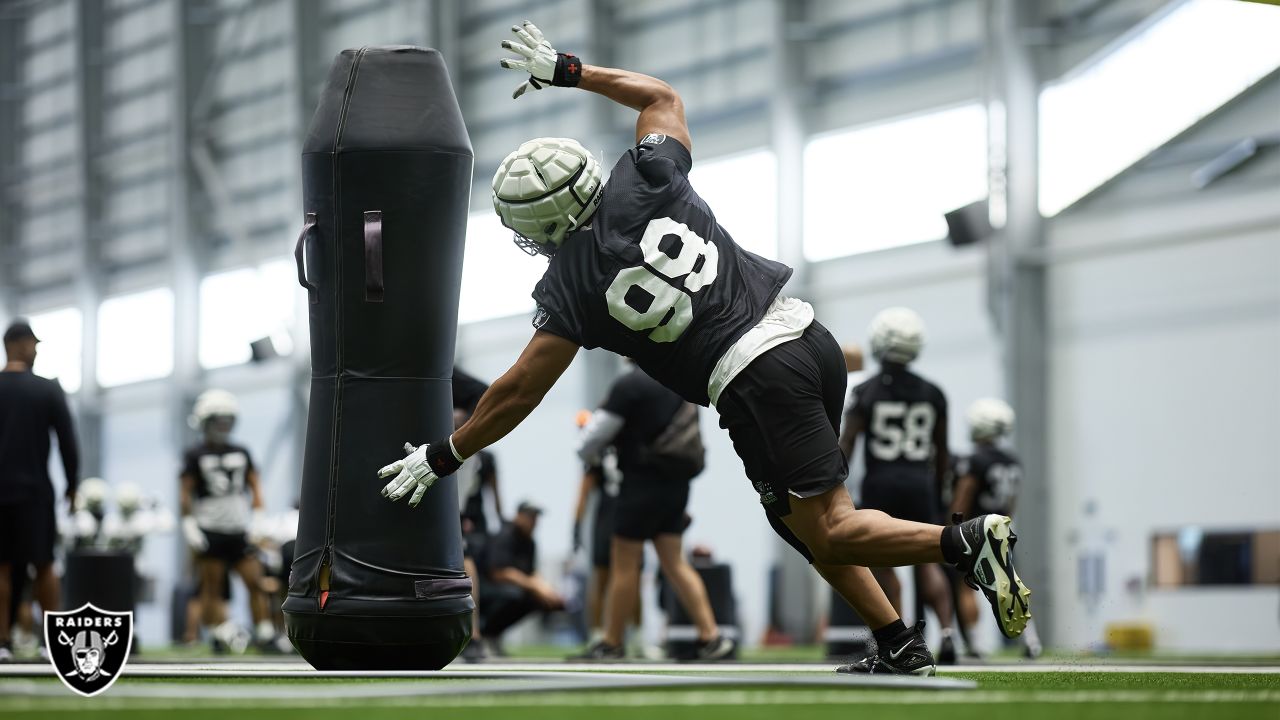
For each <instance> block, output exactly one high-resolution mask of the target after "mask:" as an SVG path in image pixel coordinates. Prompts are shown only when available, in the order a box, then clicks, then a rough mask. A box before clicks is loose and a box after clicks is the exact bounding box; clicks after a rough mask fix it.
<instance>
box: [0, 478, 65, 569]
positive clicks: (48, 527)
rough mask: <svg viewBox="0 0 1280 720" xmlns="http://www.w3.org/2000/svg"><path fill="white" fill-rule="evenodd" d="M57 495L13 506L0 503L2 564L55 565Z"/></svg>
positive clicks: (18, 502) (44, 495)
mask: <svg viewBox="0 0 1280 720" xmlns="http://www.w3.org/2000/svg"><path fill="white" fill-rule="evenodd" d="M53 506H54V499H53V491H52V489H50V491H49V492H48V493H46V494H42V495H39V496H37V497H33V498H27V499H24V500H19V501H17V502H11V503H0V563H5V564H14V565H27V564H31V565H35V566H37V567H39V566H43V565H48V564H49V563H51V562H53V544H54V541H56V540H57V538H58V523H57V521H56V520H55V519H54V516H53Z"/></svg>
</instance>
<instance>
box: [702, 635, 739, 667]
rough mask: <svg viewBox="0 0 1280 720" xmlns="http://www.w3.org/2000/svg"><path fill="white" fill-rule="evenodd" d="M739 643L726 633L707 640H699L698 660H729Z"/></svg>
mask: <svg viewBox="0 0 1280 720" xmlns="http://www.w3.org/2000/svg"><path fill="white" fill-rule="evenodd" d="M737 646H738V644H737V643H735V642H734V641H732V640H730V639H729V638H727V637H725V636H724V635H717V636H715V637H714V638H712V639H710V640H707V641H706V642H702V641H699V642H698V656H697V658H696V659H697V661H698V662H718V661H720V660H727V659H728V658H729V657H730V656H731V655H733V651H734V650H735V649H736V648H737Z"/></svg>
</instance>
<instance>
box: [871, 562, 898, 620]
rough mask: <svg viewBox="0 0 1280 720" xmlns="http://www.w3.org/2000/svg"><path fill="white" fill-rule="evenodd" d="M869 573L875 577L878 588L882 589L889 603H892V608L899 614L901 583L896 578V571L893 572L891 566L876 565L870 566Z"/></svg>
mask: <svg viewBox="0 0 1280 720" xmlns="http://www.w3.org/2000/svg"><path fill="white" fill-rule="evenodd" d="M871 574H872V575H873V576H874V577H875V579H876V582H877V583H879V584H880V589H881V590H883V591H884V595H885V597H887V598H888V599H889V604H890V605H893V609H894V610H895V611H897V613H898V614H899V615H901V614H902V583H901V582H899V580H898V573H896V572H894V569H893V568H891V567H878V568H872V569H871Z"/></svg>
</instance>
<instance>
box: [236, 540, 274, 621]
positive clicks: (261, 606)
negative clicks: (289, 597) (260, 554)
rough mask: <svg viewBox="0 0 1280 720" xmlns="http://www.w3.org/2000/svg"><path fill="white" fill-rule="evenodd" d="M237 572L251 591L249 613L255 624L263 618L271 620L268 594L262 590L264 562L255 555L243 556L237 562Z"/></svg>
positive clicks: (246, 587)
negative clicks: (259, 560)
mask: <svg viewBox="0 0 1280 720" xmlns="http://www.w3.org/2000/svg"><path fill="white" fill-rule="evenodd" d="M235 571H236V574H237V575H239V576H240V579H241V580H243V581H244V586H245V589H246V590H248V591H249V614H250V615H251V616H252V617H253V622H254V624H255V625H257V624H258V623H261V622H262V621H263V620H266V621H268V622H269V621H270V620H271V610H270V609H268V607H267V594H266V593H264V592H262V563H260V562H258V559H257V558H255V557H250V556H246V557H242V558H240V560H239V561H238V562H237V563H236V564H235Z"/></svg>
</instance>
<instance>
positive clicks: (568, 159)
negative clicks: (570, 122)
mask: <svg viewBox="0 0 1280 720" xmlns="http://www.w3.org/2000/svg"><path fill="white" fill-rule="evenodd" d="M603 196H604V183H603V182H602V181H601V169H600V163H598V162H596V159H595V158H594V157H592V156H591V153H589V152H587V149H586V148H584V147H583V146H582V144H581V143H579V142H578V141H577V140H571V139H569V138H536V139H534V140H530V141H528V142H526V143H523V144H522V145H520V147H518V148H516V150H515V152H513V153H511V154H510V155H507V157H506V158H504V159H503V160H502V163H501V164H500V165H498V171H497V172H496V173H494V175H493V209H494V210H495V211H496V212H497V213H498V217H499V218H501V219H502V224H503V225H505V226H507V227H508V228H510V229H511V230H512V231H514V232H515V234H516V237H515V242H516V245H517V246H519V247H520V249H521V250H524V251H525V252H527V253H529V254H530V255H534V254H540V255H546V256H547V257H550V256H552V255H555V253H556V250H559V249H560V244H561V243H562V242H564V236H565V234H567V233H568V232H569V231H570V230H577V229H578V228H580V227H582V226H583V225H586V224H587V222H588V221H589V220H590V219H591V215H592V214H593V213H595V211H596V208H597V207H599V206H600V200H601V198H602V197H603Z"/></svg>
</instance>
